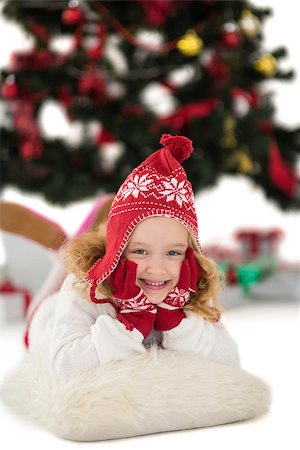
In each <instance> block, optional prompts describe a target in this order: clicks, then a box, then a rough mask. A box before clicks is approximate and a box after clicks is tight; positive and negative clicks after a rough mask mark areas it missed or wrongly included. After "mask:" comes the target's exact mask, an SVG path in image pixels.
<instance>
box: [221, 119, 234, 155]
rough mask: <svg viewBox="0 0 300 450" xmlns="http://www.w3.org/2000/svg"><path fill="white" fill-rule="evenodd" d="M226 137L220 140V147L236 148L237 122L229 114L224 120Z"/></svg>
mask: <svg viewBox="0 0 300 450" xmlns="http://www.w3.org/2000/svg"><path fill="white" fill-rule="evenodd" d="M223 128H224V136H223V137H222V138H221V139H220V142H219V143H220V145H221V147H224V148H235V147H236V145H237V140H236V136H235V128H236V122H235V120H234V118H233V117H232V115H231V114H227V116H226V117H225V119H224V120H223Z"/></svg>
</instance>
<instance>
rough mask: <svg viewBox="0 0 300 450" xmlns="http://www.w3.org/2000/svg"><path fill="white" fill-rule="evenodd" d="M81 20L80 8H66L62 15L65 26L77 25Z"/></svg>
mask: <svg viewBox="0 0 300 450" xmlns="http://www.w3.org/2000/svg"><path fill="white" fill-rule="evenodd" d="M82 20H83V14H82V11H81V9H80V8H68V9H66V10H65V11H63V13H62V21H63V23H64V24H65V25H77V24H79V23H80V22H81V21H82Z"/></svg>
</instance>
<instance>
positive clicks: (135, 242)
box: [28, 135, 238, 378]
mask: <svg viewBox="0 0 300 450" xmlns="http://www.w3.org/2000/svg"><path fill="white" fill-rule="evenodd" d="M160 142H161V144H162V145H163V148H161V149H160V150H158V151H156V152H155V153H153V154H152V155H150V156H149V157H148V158H147V159H146V160H145V161H144V162H143V163H142V164H141V165H140V166H138V167H137V168H135V169H134V170H133V171H132V173H130V174H129V175H128V177H127V178H126V180H125V182H124V183H123V185H122V186H121V187H120V189H119V191H118V193H117V194H116V196H115V198H114V200H113V203H112V206H111V209H110V212H109V216H108V222H107V226H106V227H105V228H106V229H105V230H103V227H99V228H98V229H97V230H96V231H90V232H87V233H85V234H84V235H82V236H79V237H77V238H74V239H73V240H70V241H69V242H68V244H67V245H66V246H65V248H64V250H63V252H64V253H63V257H64V265H65V269H66V272H67V274H68V275H67V276H66V278H65V280H64V282H63V284H62V286H61V289H60V290H59V292H58V293H55V294H53V295H52V296H50V297H48V298H47V299H45V300H44V301H43V302H42V304H41V305H40V306H39V307H38V308H37V310H36V312H35V313H34V314H33V317H32V318H31V319H30V322H29V326H28V349H29V351H30V352H31V353H32V354H35V355H38V356H41V357H42V358H44V359H45V361H46V363H47V364H48V365H49V366H50V368H51V369H52V370H53V371H54V372H55V373H56V374H57V376H59V377H67V378H70V377H72V376H74V375H76V374H78V373H80V372H82V371H84V370H86V369H88V368H92V367H96V366H98V365H99V364H104V363H107V362H109V361H114V360H122V359H124V358H127V357H130V356H133V355H136V354H139V353H143V352H146V351H147V348H148V347H149V346H152V345H157V346H160V347H162V348H163V349H171V350H174V351H179V352H195V353H197V354H198V355H199V357H200V358H204V359H210V360H213V361H217V362H220V363H224V364H238V352H237V348H236V344H235V342H234V341H233V339H232V338H231V337H230V336H229V334H228V332H227V331H226V329H225V328H224V326H223V325H222V323H221V321H220V317H221V309H220V306H219V304H218V302H217V296H218V290H219V287H220V281H221V278H222V277H221V276H220V274H219V272H218V270H217V267H216V265H215V264H214V263H213V262H212V261H211V260H209V259H208V258H206V257H205V256H204V255H203V254H202V250H201V247H200V243H199V238H198V224H197V216H196V211H195V206H194V195H193V191H192V187H191V184H190V182H189V181H188V180H187V177H186V173H185V171H184V169H183V167H182V166H181V164H180V163H181V162H182V161H184V160H185V159H186V158H188V157H189V155H190V153H191V152H192V151H193V147H192V142H191V141H190V140H189V139H188V138H186V137H183V136H170V135H163V136H162V138H161V141H160Z"/></svg>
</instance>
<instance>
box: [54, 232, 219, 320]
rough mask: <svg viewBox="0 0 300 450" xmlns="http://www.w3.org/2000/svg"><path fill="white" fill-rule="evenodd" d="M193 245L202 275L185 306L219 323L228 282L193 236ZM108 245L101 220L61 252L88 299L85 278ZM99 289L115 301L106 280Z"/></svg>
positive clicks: (66, 265)
mask: <svg viewBox="0 0 300 450" xmlns="http://www.w3.org/2000/svg"><path fill="white" fill-rule="evenodd" d="M190 245H191V246H193V248H194V252H195V257H196V259H197V261H198V262H199V264H200V266H201V269H202V276H201V278H200V280H199V281H198V283H197V287H198V289H197V291H196V292H195V293H192V294H191V298H190V300H189V301H188V302H187V303H186V305H185V308H186V309H188V310H190V311H192V312H194V313H196V314H199V315H201V316H202V317H203V318H204V319H206V320H208V321H211V322H216V321H218V320H219V318H220V315H221V313H222V312H223V309H222V307H221V305H220V304H219V300H218V298H219V293H220V290H221V288H222V286H223V285H224V284H225V278H224V274H223V273H222V272H221V271H220V270H219V268H218V266H217V265H216V263H215V262H214V261H213V260H211V259H210V258H207V257H206V256H204V255H202V254H200V253H199V251H198V250H197V247H196V245H195V243H194V240H193V238H192V237H190ZM105 248H106V224H105V223H101V224H99V225H98V226H97V227H96V228H95V229H94V230H92V231H88V232H86V233H84V234H82V235H81V236H78V237H76V238H73V239H71V240H69V241H67V242H66V244H65V245H64V246H63V247H62V249H61V251H60V258H61V260H62V262H63V264H64V267H65V270H66V272H67V273H73V274H75V277H76V285H77V287H78V289H79V290H80V292H81V294H82V295H83V296H84V297H85V298H86V299H89V288H90V286H89V284H88V283H86V282H85V281H84V276H85V274H86V272H87V271H88V270H89V269H90V268H91V267H92V266H93V265H94V264H95V263H96V261H97V260H98V259H99V258H102V257H103V256H104V255H105ZM96 292H97V293H99V294H101V295H102V296H103V295H104V296H105V297H107V298H109V299H110V300H111V301H112V302H114V303H115V300H114V297H113V295H112V292H111V287H110V284H109V283H108V281H107V280H104V281H103V282H102V283H101V284H100V285H99V286H98V287H97V289H96Z"/></svg>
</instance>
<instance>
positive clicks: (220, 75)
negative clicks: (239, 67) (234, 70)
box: [206, 55, 231, 84]
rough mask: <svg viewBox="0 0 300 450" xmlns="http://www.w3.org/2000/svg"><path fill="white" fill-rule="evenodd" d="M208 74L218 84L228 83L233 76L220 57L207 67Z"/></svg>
mask: <svg viewBox="0 0 300 450" xmlns="http://www.w3.org/2000/svg"><path fill="white" fill-rule="evenodd" d="M206 70H207V73H208V74H209V75H210V77H211V78H213V80H214V81H215V82H216V83H218V84H223V83H226V82H227V81H228V80H229V79H230V76H231V71H230V68H229V66H228V64H226V63H225V62H224V61H223V60H222V59H221V58H220V57H219V56H217V55H216V56H215V57H213V58H212V59H211V61H210V62H209V63H208V64H207V66H206Z"/></svg>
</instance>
